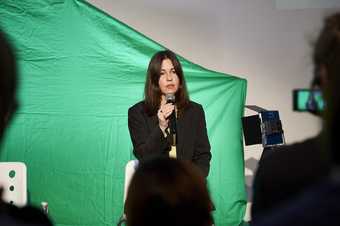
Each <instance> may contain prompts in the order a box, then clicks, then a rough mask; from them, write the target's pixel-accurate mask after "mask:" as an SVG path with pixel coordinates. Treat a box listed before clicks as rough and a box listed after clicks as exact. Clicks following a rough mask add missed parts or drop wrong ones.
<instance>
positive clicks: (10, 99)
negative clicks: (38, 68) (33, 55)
mask: <svg viewBox="0 0 340 226" xmlns="http://www.w3.org/2000/svg"><path fill="white" fill-rule="evenodd" d="M16 87H17V71H16V61H15V56H14V52H13V49H12V47H11V46H10V44H9V43H8V41H7V39H6V38H5V35H4V34H3V33H2V32H1V31H0V145H1V144H2V139H3V136H4V133H5V131H6V127H7V126H8V125H9V123H10V120H11V117H12V115H13V113H14V112H15V110H16V107H17V99H16V95H15V93H16ZM0 225H6V226H11V225H16V226H21V225H52V223H51V222H50V221H49V219H48V218H47V216H46V215H45V214H43V213H42V211H40V210H38V209H35V208H34V207H31V206H26V207H23V208H18V207H15V206H14V205H10V204H7V203H5V202H3V201H2V200H1V191H0Z"/></svg>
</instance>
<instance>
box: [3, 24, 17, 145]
mask: <svg viewBox="0 0 340 226" xmlns="http://www.w3.org/2000/svg"><path fill="white" fill-rule="evenodd" d="M16 85H17V71H16V63H15V56H14V53H13V49H12V47H11V46H10V44H9V42H8V41H7V39H6V37H5V34H4V33H3V32H1V31H0V141H1V140H2V137H3V133H4V130H5V128H6V126H7V125H8V122H9V120H10V118H11V116H12V113H13V112H14V111H15V109H16V106H17V101H16V96H15V92H16Z"/></svg>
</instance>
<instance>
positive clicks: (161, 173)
mask: <svg viewBox="0 0 340 226" xmlns="http://www.w3.org/2000/svg"><path fill="white" fill-rule="evenodd" d="M211 210H212V204H211V199H210V196H209V192H208V189H207V187H206V183H205V178H204V177H203V176H202V174H201V172H200V170H199V168H197V167H196V166H195V165H194V164H192V163H191V162H190V161H183V160H176V159H172V158H156V159H151V160H148V161H145V162H143V163H141V164H140V166H139V167H138V169H137V171H136V172H135V174H134V176H133V178H132V180H131V184H130V186H129V189H128V194H127V200H126V204H125V213H126V218H127V225H128V226H156V225H157V226H159V225H162V226H210V225H212V223H213V218H212V216H211Z"/></svg>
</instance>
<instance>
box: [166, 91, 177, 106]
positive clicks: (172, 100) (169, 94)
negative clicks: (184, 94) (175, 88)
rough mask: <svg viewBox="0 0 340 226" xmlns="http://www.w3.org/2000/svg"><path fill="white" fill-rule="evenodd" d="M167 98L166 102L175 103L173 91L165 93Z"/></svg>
mask: <svg viewBox="0 0 340 226" xmlns="http://www.w3.org/2000/svg"><path fill="white" fill-rule="evenodd" d="M165 100H166V103H173V104H174V103H175V94H173V93H167V94H165Z"/></svg>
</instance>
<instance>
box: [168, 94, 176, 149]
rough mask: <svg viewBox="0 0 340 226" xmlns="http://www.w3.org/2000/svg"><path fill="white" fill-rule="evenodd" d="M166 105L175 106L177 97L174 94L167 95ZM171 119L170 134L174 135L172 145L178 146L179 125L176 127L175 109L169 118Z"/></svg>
mask: <svg viewBox="0 0 340 226" xmlns="http://www.w3.org/2000/svg"><path fill="white" fill-rule="evenodd" d="M165 99H166V103H167V104H168V103H172V104H175V95H174V94H173V93H167V94H166V95H165ZM168 119H169V128H170V133H171V134H172V137H173V139H172V142H173V143H172V145H176V144H177V139H176V138H177V125H176V110H175V109H174V110H173V111H172V113H171V114H170V115H169V117H168Z"/></svg>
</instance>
